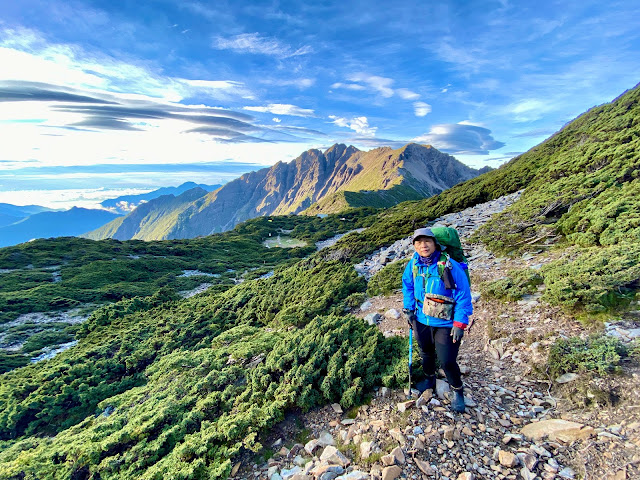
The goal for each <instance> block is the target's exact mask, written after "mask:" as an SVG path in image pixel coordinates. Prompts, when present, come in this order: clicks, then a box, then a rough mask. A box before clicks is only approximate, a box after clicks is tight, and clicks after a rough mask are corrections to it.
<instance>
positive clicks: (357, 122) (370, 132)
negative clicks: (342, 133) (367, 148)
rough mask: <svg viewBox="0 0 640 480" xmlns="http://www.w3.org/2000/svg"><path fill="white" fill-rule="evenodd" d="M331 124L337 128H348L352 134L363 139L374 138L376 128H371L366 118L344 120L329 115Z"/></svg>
mask: <svg viewBox="0 0 640 480" xmlns="http://www.w3.org/2000/svg"><path fill="white" fill-rule="evenodd" d="M329 118H330V119H331V120H332V122H333V123H335V124H336V125H338V126H339V127H346V128H350V129H351V130H353V131H354V132H356V133H358V134H360V135H362V136H364V137H375V135H376V131H377V130H378V127H371V126H370V125H369V120H368V119H367V117H354V118H344V117H337V116H335V115H329Z"/></svg>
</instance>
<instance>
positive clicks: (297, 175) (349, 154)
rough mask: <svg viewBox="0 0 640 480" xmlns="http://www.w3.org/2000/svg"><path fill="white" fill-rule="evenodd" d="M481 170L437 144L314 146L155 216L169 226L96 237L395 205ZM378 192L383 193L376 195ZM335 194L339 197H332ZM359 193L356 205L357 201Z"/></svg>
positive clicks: (168, 235)
mask: <svg viewBox="0 0 640 480" xmlns="http://www.w3.org/2000/svg"><path fill="white" fill-rule="evenodd" d="M477 175H478V170H475V169H473V168H471V167H468V166H466V165H464V164H462V163H461V162H459V161H458V160H456V159H455V158H454V157H452V156H450V155H448V154H445V153H442V152H439V151H438V150H437V149H435V148H433V147H431V146H424V145H418V144H408V145H406V146H404V147H403V148H401V149H398V150H393V149H391V148H390V147H380V148H377V149H373V150H370V151H368V152H364V151H361V150H358V149H357V148H355V147H354V146H347V145H344V144H335V145H333V146H331V147H329V148H328V149H327V150H325V151H324V152H323V151H321V150H318V149H310V150H307V151H305V152H303V153H302V154H300V155H299V156H298V157H297V158H295V159H294V160H292V161H291V162H278V163H276V164H274V165H273V166H271V167H267V168H263V169H260V170H257V171H253V172H249V173H246V174H244V175H242V176H241V177H240V178H238V179H236V180H232V181H230V182H228V183H227V184H225V185H224V186H222V187H221V188H219V189H217V190H215V191H213V192H209V193H207V194H206V195H203V196H201V197H199V198H197V199H196V200H194V201H193V202H192V203H191V205H185V206H184V208H182V207H181V208H180V209H179V211H175V212H167V215H170V216H171V219H168V218H159V217H158V218H156V219H155V220H154V221H155V222H159V224H161V225H162V228H154V227H153V225H148V228H147V233H146V234H140V233H138V234H136V236H135V237H132V236H128V235H129V233H128V232H124V231H123V229H122V228H120V226H119V225H117V224H115V223H114V224H113V225H109V226H106V227H105V228H104V229H101V231H100V232H90V233H89V234H88V236H89V238H95V239H98V238H108V236H110V235H111V236H113V235H117V236H114V237H113V238H119V239H126V238H138V239H143V240H151V239H172V238H175V239H177V238H193V237H197V236H204V235H210V234H212V233H219V232H222V231H225V230H229V229H231V228H233V227H234V226H235V225H237V224H238V223H240V222H242V221H245V220H248V219H250V218H254V217H260V216H264V215H287V214H300V213H303V214H305V213H306V214H311V215H313V214H316V213H328V212H335V211H336V208H350V207H352V206H376V207H380V206H384V207H388V206H391V205H395V204H397V203H399V202H401V201H404V200H416V199H419V198H424V197H425V196H431V195H435V194H437V193H440V192H442V191H444V190H446V189H447V188H450V187H451V186H453V185H455V184H456V183H459V182H461V181H464V180H468V179H470V178H473V177H475V176H477ZM340 192H345V193H340ZM346 192H351V194H347V193H346ZM359 192H364V193H366V194H367V195H359V194H358V193H359ZM371 192H376V193H375V194H373V195H370V193H371ZM386 192H389V193H386ZM333 195H338V198H336V199H332V198H331V197H332V196H333ZM352 198H353V199H354V200H355V204H354V205H351V204H350V199H352ZM325 199H326V200H325ZM323 201H324V202H323ZM118 222H122V223H125V222H127V220H123V221H120V220H118V221H117V222H116V223H118ZM114 232H117V233H114Z"/></svg>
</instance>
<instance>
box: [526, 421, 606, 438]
mask: <svg viewBox="0 0 640 480" xmlns="http://www.w3.org/2000/svg"><path fill="white" fill-rule="evenodd" d="M594 433H595V431H594V429H593V428H592V427H589V426H584V425H582V424H581V423H577V422H570V421H568V420H561V419H552V420H542V421H540V422H534V423H530V424H528V425H525V426H524V427H523V428H522V434H523V435H524V436H525V437H527V438H529V439H531V440H534V441H536V440H542V439H543V438H545V437H549V440H552V441H555V440H560V441H563V442H567V443H570V442H573V441H575V440H582V439H585V438H589V437H590V436H591V435H593V434H594Z"/></svg>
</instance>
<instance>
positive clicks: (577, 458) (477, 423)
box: [232, 194, 640, 480]
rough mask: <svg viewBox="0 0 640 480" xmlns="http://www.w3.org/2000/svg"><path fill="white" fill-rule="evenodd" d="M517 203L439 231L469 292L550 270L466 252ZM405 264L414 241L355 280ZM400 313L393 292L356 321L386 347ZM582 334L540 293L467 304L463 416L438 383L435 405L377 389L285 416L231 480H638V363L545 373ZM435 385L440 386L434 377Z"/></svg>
mask: <svg viewBox="0 0 640 480" xmlns="http://www.w3.org/2000/svg"><path fill="white" fill-rule="evenodd" d="M517 198H518V194H513V195H511V196H508V197H503V198H501V199H498V200H495V201H493V202H489V203H487V204H484V205H479V206H476V207H473V208H472V209H467V210H465V211H463V212H459V213H456V214H452V215H447V216H445V217H442V218H440V219H438V220H437V223H439V224H443V225H451V226H455V227H456V228H458V230H459V232H460V234H461V238H462V240H463V245H464V246H465V251H466V252H467V256H468V258H469V260H470V271H471V272H472V283H473V285H478V284H479V283H480V282H483V281H486V280H491V279H496V278H499V277H501V276H503V275H504V272H505V271H506V270H508V269H509V268H515V267H516V266H517V267H522V266H524V265H528V266H530V267H531V268H539V267H540V266H541V265H542V264H544V263H546V262H548V261H551V259H552V254H549V253H548V252H547V251H546V250H545V249H542V250H540V251H539V252H537V253H536V254H526V255H524V256H522V257H520V258H495V257H494V256H493V255H492V254H490V253H489V252H487V251H486V250H485V249H484V248H483V247H482V246H480V245H472V244H469V243H466V239H468V237H469V236H470V235H471V233H473V231H474V230H475V229H476V228H478V227H479V226H480V225H481V224H482V223H484V222H486V221H487V220H488V219H489V218H490V217H491V215H492V214H494V213H496V212H499V211H501V210H502V209H504V208H505V207H506V206H508V205H509V204H510V203H512V202H513V201H515V199H517ZM411 253H412V248H411V245H410V239H405V240H402V241H399V242H396V244H394V245H392V246H390V247H388V248H386V249H383V250H382V251H379V252H376V253H375V254H374V255H372V256H371V258H369V259H367V260H366V261H365V262H363V264H361V265H358V266H357V267H356V269H357V270H358V271H359V273H361V274H362V275H364V276H365V277H366V278H370V277H371V275H373V273H375V271H377V270H379V269H381V268H382V267H383V266H384V265H385V264H386V263H388V262H391V261H394V260H397V259H402V258H405V257H407V256H408V255H410V254H411ZM472 289H473V287H472ZM401 308H402V296H401V294H400V293H396V294H393V295H390V296H386V297H374V298H371V299H368V300H367V302H365V304H363V305H362V306H361V307H360V309H357V310H356V311H354V312H353V313H354V314H355V315H357V316H359V317H361V318H363V319H364V320H365V321H368V322H369V323H376V324H377V325H378V328H380V330H381V331H382V332H383V334H384V335H385V336H390V335H407V334H408V327H407V325H406V322H405V320H404V319H403V318H402V317H401V315H400V310H401ZM634 327H636V326H635V325H631V326H629V325H618V326H616V325H607V332H608V333H609V332H613V333H612V334H616V333H615V332H618V334H616V335H617V336H620V335H619V331H620V330H623V331H624V332H626V333H625V334H629V332H634ZM584 334H585V329H584V327H583V326H582V325H580V324H579V323H577V322H576V321H575V320H573V319H572V318H570V317H567V316H566V315H564V314H563V313H562V312H561V311H560V310H559V309H557V308H555V307H550V306H549V305H546V304H544V303H543V302H541V301H540V294H536V295H532V296H530V297H526V298H524V299H522V300H521V301H518V302H510V303H501V302H499V301H497V300H492V299H485V298H482V297H481V296H480V295H479V294H474V315H473V317H472V326H471V328H470V330H469V331H468V332H466V333H465V337H464V340H463V344H462V346H461V350H460V355H459V363H460V365H461V370H462V371H463V380H464V384H465V401H466V403H467V409H466V412H465V413H464V414H458V413H453V412H452V411H451V409H450V405H449V398H448V385H447V383H446V382H445V381H443V380H438V386H437V389H436V392H435V394H434V396H433V398H432V397H431V395H430V392H429V391H428V392H425V394H424V395H423V396H418V395H417V393H418V392H417V391H415V390H414V392H413V395H412V398H411V399H409V400H407V393H409V390H408V384H407V386H406V388H405V389H404V390H403V389H397V390H391V389H387V388H384V387H380V388H378V389H377V390H376V391H375V395H374V396H373V398H371V401H370V402H368V403H367V404H365V405H362V406H360V407H358V408H354V409H352V410H349V411H347V412H344V411H342V408H341V407H340V406H339V405H328V406H325V407H322V408H318V409H316V410H313V411H310V412H306V413H301V412H291V413H290V414H289V415H288V417H287V418H286V419H285V420H284V421H283V422H281V423H280V424H279V425H277V426H276V427H275V428H274V429H273V430H272V432H271V434H270V436H269V438H268V439H267V440H266V441H263V444H264V445H265V446H266V447H268V451H269V453H268V454H267V455H266V457H265V456H263V457H256V455H253V454H252V455H249V454H247V455H245V456H243V457H242V458H240V459H239V460H238V461H237V462H236V464H235V465H234V468H233V471H232V478H235V479H261V480H262V479H269V480H281V479H282V480H314V479H321V480H334V479H337V480H347V479H349V480H360V479H362V480H364V479H382V480H393V479H396V478H399V479H438V480H480V479H496V480H501V479H513V480H518V479H525V480H568V479H585V480H592V479H599V480H624V479H638V478H640V400H638V399H639V398H640V382H639V381H638V380H639V375H640V368H639V367H638V365H637V362H636V361H633V360H627V361H626V362H624V363H623V364H622V373H621V374H618V375H610V376H608V377H605V378H599V377H597V376H594V375H588V374H580V375H571V374H569V375H563V376H562V377H560V378H549V377H548V376H546V375H545V373H544V368H545V364H546V359H547V355H548V350H549V347H550V346H551V345H552V344H553V343H554V341H555V340H556V339H558V338H559V337H562V336H564V337H569V336H574V335H584ZM416 348H417V347H416ZM414 354H415V350H414ZM414 370H415V369H414ZM414 376H416V375H415V374H414ZM439 377H440V378H444V375H443V373H442V372H440V375H439ZM415 380H416V378H414V381H415ZM267 457H268V458H267Z"/></svg>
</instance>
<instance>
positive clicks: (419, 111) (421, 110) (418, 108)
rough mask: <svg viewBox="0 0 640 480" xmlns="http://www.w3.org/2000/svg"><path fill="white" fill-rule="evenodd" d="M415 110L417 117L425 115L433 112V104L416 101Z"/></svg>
mask: <svg viewBox="0 0 640 480" xmlns="http://www.w3.org/2000/svg"><path fill="white" fill-rule="evenodd" d="M413 111H414V113H415V115H416V117H424V116H426V115H427V114H428V113H431V105H429V104H428V103H425V102H414V103H413Z"/></svg>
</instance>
